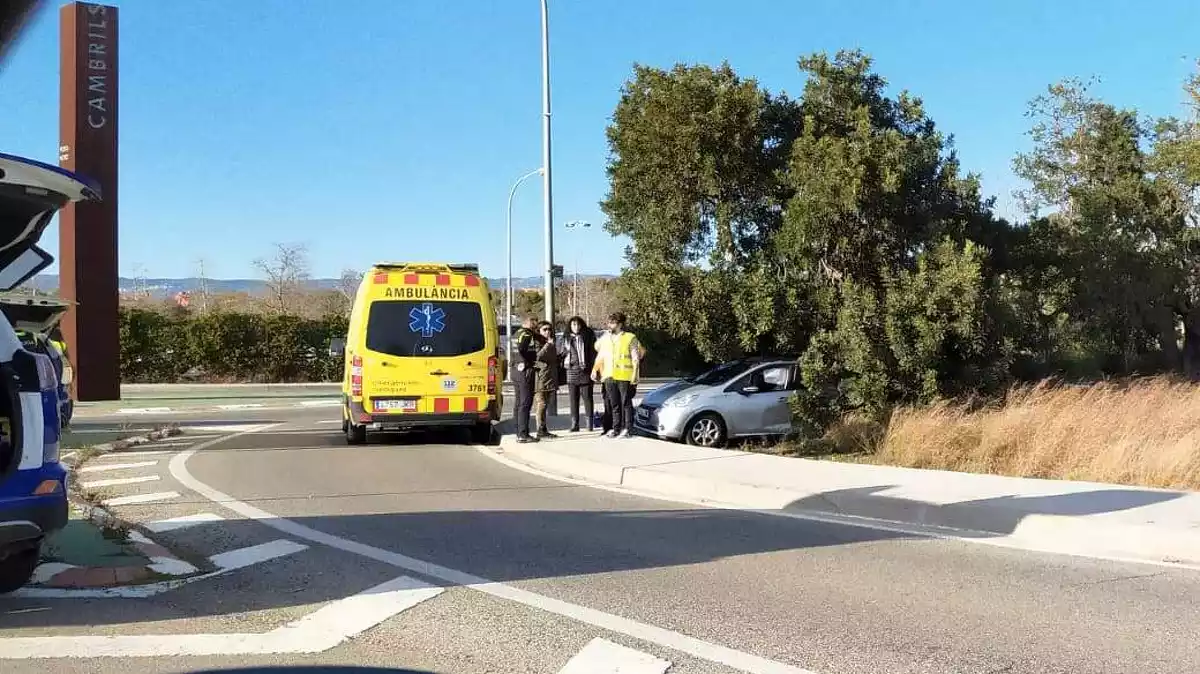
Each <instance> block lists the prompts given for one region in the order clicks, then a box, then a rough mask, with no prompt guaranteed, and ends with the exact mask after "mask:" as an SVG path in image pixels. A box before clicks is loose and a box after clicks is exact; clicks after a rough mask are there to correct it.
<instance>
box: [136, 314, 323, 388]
mask: <svg viewBox="0 0 1200 674" xmlns="http://www.w3.org/2000/svg"><path fill="white" fill-rule="evenodd" d="M120 333H121V378H122V380H123V381H126V382H130V383H134V382H139V383H141V382H175V381H179V380H181V379H184V378H187V379H191V380H201V381H220V382H306V381H307V382H312V381H336V380H337V379H339V378H340V377H341V371H342V364H341V361H340V360H338V359H334V358H330V357H329V355H328V350H329V342H330V340H331V339H332V338H334V337H344V336H345V334H346V319H345V318H342V317H336V316H334V317H328V318H323V319H308V318H301V317H298V316H263V315H258V314H248V313H235V312H213V313H209V314H206V315H203V316H197V315H190V314H187V313H184V312H177V313H174V314H163V313H160V312H157V311H150V310H145V309H125V308H123V309H122V310H121V314H120Z"/></svg>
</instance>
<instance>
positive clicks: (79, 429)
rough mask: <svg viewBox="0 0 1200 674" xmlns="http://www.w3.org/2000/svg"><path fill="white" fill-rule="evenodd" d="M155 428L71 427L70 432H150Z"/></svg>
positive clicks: (74, 433) (76, 433) (72, 433)
mask: <svg viewBox="0 0 1200 674" xmlns="http://www.w3.org/2000/svg"><path fill="white" fill-rule="evenodd" d="M153 430H154V429H153V428H151V427H146V428H71V430H70V431H68V433H70V434H71V435H79V434H80V433H149V432H150V431H153Z"/></svg>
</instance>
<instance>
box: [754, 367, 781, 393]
mask: <svg viewBox="0 0 1200 674" xmlns="http://www.w3.org/2000/svg"><path fill="white" fill-rule="evenodd" d="M788 374H789V373H788V366H786V365H779V366H776V367H768V368H764V369H762V370H759V371H758V375H759V379H760V381H761V383H759V384H758V388H759V389H760V390H763V391H778V390H780V389H784V388H787V385H788Z"/></svg>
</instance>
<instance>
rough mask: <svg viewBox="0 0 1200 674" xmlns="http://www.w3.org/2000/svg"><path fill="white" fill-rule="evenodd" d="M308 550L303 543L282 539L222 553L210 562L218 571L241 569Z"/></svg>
mask: <svg viewBox="0 0 1200 674" xmlns="http://www.w3.org/2000/svg"><path fill="white" fill-rule="evenodd" d="M307 549H308V546H307V545H304V544H303V543H297V542H295V541H289V540H287V539H286V538H280V539H278V540H274V541H271V542H269V543H262V544H259V545H251V546H249V547H246V548H238V549H237V550H229V551H226V552H222V553H220V554H216V555H213V556H211V557H209V558H208V561H210V562H212V563H213V566H215V567H217V568H218V569H226V570H230V569H241V568H245V567H247V566H250V565H252V564H258V563H259V562H265V561H267V560H270V559H275V558H276V557H283V556H284V555H290V554H292V553H293V552H300V551H301V550H307Z"/></svg>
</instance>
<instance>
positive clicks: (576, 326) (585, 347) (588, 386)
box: [562, 316, 596, 433]
mask: <svg viewBox="0 0 1200 674" xmlns="http://www.w3.org/2000/svg"><path fill="white" fill-rule="evenodd" d="M595 363H596V333H595V332H594V331H593V330H592V329H591V328H589V327H588V324H587V321H584V320H583V319H582V318H580V317H579V316H572V317H571V320H569V321H567V331H566V334H565V335H564V336H563V353H562V364H563V371H564V372H566V375H567V377H566V378H567V397H568V399H569V400H570V405H571V432H572V433H578V432H579V403H580V400H581V399H582V401H583V411H584V413H585V414H587V429H588V430H589V431H594V430H596V427H595V426H596V425H595V406H596V403H595V400H594V396H593V393H594V388H593V385H592V366H593V365H594V364H595Z"/></svg>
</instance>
